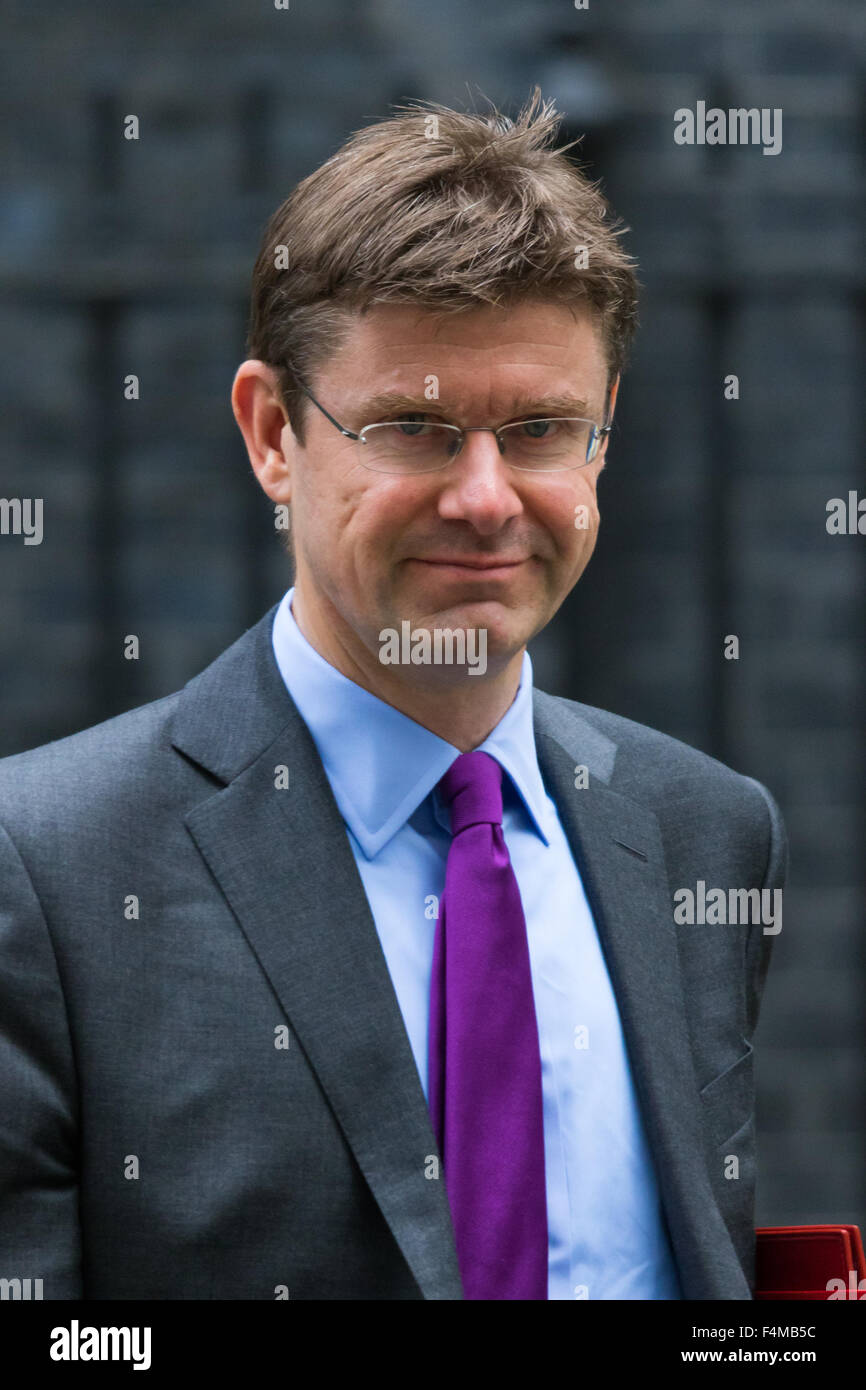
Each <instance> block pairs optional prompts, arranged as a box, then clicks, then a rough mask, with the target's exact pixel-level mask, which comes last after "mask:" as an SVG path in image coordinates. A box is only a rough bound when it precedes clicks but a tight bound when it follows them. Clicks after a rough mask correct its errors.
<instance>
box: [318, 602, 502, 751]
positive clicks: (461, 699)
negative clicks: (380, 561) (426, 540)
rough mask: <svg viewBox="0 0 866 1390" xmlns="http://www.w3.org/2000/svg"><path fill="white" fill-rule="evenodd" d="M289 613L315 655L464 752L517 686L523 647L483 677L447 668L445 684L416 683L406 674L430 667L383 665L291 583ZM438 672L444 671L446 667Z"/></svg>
mask: <svg viewBox="0 0 866 1390" xmlns="http://www.w3.org/2000/svg"><path fill="white" fill-rule="evenodd" d="M292 616H293V617H294V620H295V622H296V623H297V625H298V628H299V629H300V631H301V634H302V635H303V636H304V637H305V638H306V640H307V641H308V642H309V644H310V646H311V647H313V648H314V649H315V650H316V651H317V652H318V653H319V656H321V657H323V658H324V660H325V661H327V662H328V663H329V665H331V666H333V667H335V668H336V670H338V671H339V672H340V673H341V675H344V676H346V677H347V679H348V680H350V681H354V682H355V684H356V685H360V686H361V687H362V688H363V689H364V690H368V691H369V692H370V694H371V695H375V696H376V697H377V699H379V700H384V702H385V704H388V705H392V706H393V707H394V708H395V709H398V710H399V711H400V713H401V714H405V715H406V716H407V717H408V718H409V719H414V721H415V723H416V724H420V725H421V726H422V727H423V728H425V729H429V730H430V732H431V733H434V734H437V735H438V736H439V738H442V739H445V741H446V742H447V743H450V744H453V746H454V747H455V748H459V749H460V752H461V753H469V752H471V751H472V749H473V748H477V747H478V745H479V744H480V743H483V742H484V740H485V739H486V738H487V736H488V734H490V733H491V732H492V731H493V729H495V728H496V725H497V724H498V723H499V721H500V719H501V718H502V716H503V715H504V714H505V712H506V710H508V709H509V708H510V706H511V705H512V704H513V702H514V697H515V696H516V694H517V690H518V687H519V685H520V673H521V670H522V668H523V653H524V651H525V648H521V649H520V651H518V652H515V653H514V655H513V656H511V657H510V658H509V659H508V661H507V662H506V663H505V664H504V665H503V666H501V667H491V666H488V669H487V671H486V672H485V673H484V675H478V676H472V675H469V674H468V671H467V670H465V669H464V670H463V671H462V672H459V673H458V672H457V671H452V669H451V668H449V669H448V671H447V674H448V675H449V676H451V675H453V676H454V677H455V679H454V680H453V681H451V682H449V683H447V684H445V683H443V684H441V685H439V686H438V687H437V686H431V685H430V684H429V683H428V684H427V685H426V686H422V685H421V684H416V683H414V682H413V681H411V680H410V679H407V676H408V675H412V674H414V675H416V676H417V675H419V674H420V673H421V671H423V670H425V669H426V670H427V671H428V672H429V671H430V669H431V668H430V667H426V668H424V667H415V666H410V667H404V666H399V665H395V666H384V665H382V663H381V662H380V661H378V660H377V659H376V658H375V657H374V656H372V655H371V653H370V652H369V651H368V650H367V648H366V647H365V646H364V644H363V643H362V642H360V641H359V640H358V638H357V636H356V634H355V633H354V632H350V631H347V629H346V626H345V624H344V623H343V622H342V621H341V619H340V618H339V615H338V614H337V612H336V610H335V609H334V608H333V607H332V606H331V605H327V611H323V610H322V608H321V607H320V605H318V604H317V603H315V602H314V603H308V602H307V599H306V595H305V594H304V593H302V592H301V589H300V586H299V585H297V584H296V586H295V592H294V594H293V595H292ZM437 671H439V672H441V673H442V674H443V675H445V674H446V672H445V668H443V667H438V668H437Z"/></svg>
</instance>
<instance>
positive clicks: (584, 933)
mask: <svg viewBox="0 0 866 1390" xmlns="http://www.w3.org/2000/svg"><path fill="white" fill-rule="evenodd" d="M293 592H294V590H293V589H289V591H288V593H286V594H285V595H284V597H283V599H282V602H281V603H280V605H279V607H278V609H277V613H276V617H275V621H274V626H273V635H272V640H273V649H274V656H275V658H276V662H277V665H278V667H279V670H280V674H281V676H282V678H283V681H284V682H285V685H286V688H287V690H288V691H289V694H290V695H291V697H292V699H293V700H294V702H295V704H296V706H297V708H298V710H299V712H300V714H301V717H302V718H303V720H304V722H305V724H306V725H307V727H308V729H309V730H310V733H311V735H312V738H313V741H314V742H315V745H316V748H317V749H318V752H319V756H320V757H321V759H322V763H323V766H324V769H325V773H326V775H327V777H328V781H329V782H330V785H331V788H332V790H333V793H334V798H335V800H336V802H337V806H338V807H339V809H340V813H341V815H342V817H343V820H344V821H345V824H346V829H347V833H348V836H349V843H350V845H351V847H352V853H353V854H354V856H355V862H356V864H357V865H358V870H359V872H360V875H361V880H362V882H363V885H364V890H365V892H366V894H367V900H368V902H369V904H370V910H371V912H372V915H373V919H374V921H375V924H376V929H377V931H378V933H379V938H380V940H381V943H382V949H383V951H384V954H385V959H386V961H387V964H388V969H389V971H390V974H391V979H392V981H393V985H394V990H395V992H396V995H397V1000H398V1003H399V1006H400V1009H401V1011H402V1014H403V1020H404V1022H405V1025H406V1032H407V1034H408V1037H409V1042H410V1044H411V1047H412V1052H413V1054H414V1056H415V1062H416V1065H417V1067H418V1075H419V1077H420V1079H421V1085H422V1087H423V1088H424V1094H425V1096H426V1094H427V1020H428V1010H429V994H430V973H431V968H432V960H433V936H434V932H435V928H436V910H437V907H438V901H439V896H440V895H441V893H442V891H443V888H444V883H445V861H446V858H447V855H448V847H449V844H450V842H451V835H450V830H449V817H448V812H447V810H446V809H445V808H444V807H443V806H442V805H441V804H440V802H439V797H438V794H437V792H436V791H435V787H436V784H437V782H438V781H439V779H440V778H441V777H442V776H443V774H444V773H445V772H446V770H447V769H448V768H449V767H450V765H451V763H452V762H453V761H454V759H455V758H456V757H458V756H459V753H460V750H459V749H458V748H455V747H454V746H453V745H452V744H450V743H447V742H446V741H445V740H444V739H442V738H439V737H438V735H436V734H434V733H431V731H430V730H429V729H425V728H424V727H423V726H422V725H420V724H417V723H416V722H415V721H414V720H413V719H410V718H409V717H408V716H407V715H405V714H401V712H400V711H399V710H397V709H395V708H394V707H393V706H392V705H388V704H386V703H385V702H384V701H383V700H379V699H377V697H376V696H375V695H371V694H370V692H369V691H367V690H364V689H363V687H361V686H359V685H356V684H355V682H354V681H351V680H349V679H348V678H347V677H346V676H344V675H342V673H341V672H339V671H338V670H337V669H336V668H335V667H333V666H331V665H330V663H329V662H327V661H325V660H324V658H323V657H322V656H320V655H319V653H318V652H317V651H316V650H315V649H314V648H313V647H312V646H311V645H310V643H309V642H307V640H306V638H305V637H304V636H303V635H302V633H301V631H300V629H299V627H298V625H297V623H296V622H295V619H294V616H293V614H292V609H291V601H292V594H293ZM479 747H480V748H481V749H482V750H483V751H484V752H485V753H489V754H491V756H493V757H494V758H496V759H497V761H498V762H499V763H500V764H501V765H502V767H503V768H504V769H505V771H506V773H507V774H508V776H507V777H503V779H502V781H503V818H502V824H503V832H504V835H505V843H506V845H507V847H508V852H509V855H510V857H511V863H512V865H513V868H514V873H515V876H516V878H517V883H518V886H519V888H520V896H521V899H522V902H523V911H524V916H525V918H526V930H527V936H528V940H529V956H530V968H531V972H532V986H533V993H534V998H535V1010H536V1016H537V1019H538V1033H539V1043H540V1050H541V1067H542V1091H543V1104H544V1147H545V1178H546V1191H547V1214H548V1250H549V1254H548V1297H549V1298H550V1299H583V1298H589V1299H674V1298H680V1297H681V1292H680V1287H679V1281H678V1278H677V1273H676V1268H675V1265H674V1262H673V1256H672V1253H671V1248H670V1243H669V1240H668V1237H667V1233H666V1230H665V1225H664V1221H663V1217H662V1212H661V1206H660V1201H659V1192H658V1185H657V1180H656V1175H655V1170H654V1167H653V1161H652V1157H651V1154H650V1150H649V1146H648V1143H647V1139H646V1135H645V1133H644V1126H643V1122H642V1119H641V1114H640V1111H639V1108H638V1102H637V1096H636V1093H635V1089H634V1083H633V1081H632V1076H631V1069H630V1066H629V1062H628V1056H627V1053H626V1048H625V1041H624V1039H623V1034H622V1027H621V1024H620V1018H619V1012H618V1010H617V1005H616V999H615V997H614V993H613V988H612V986H611V982H610V978H609V976H608V972H607V967H606V965H605V961H604V956H603V954H602V950H601V945H600V943H599V939H598V936H597V933H596V929H595V923H594V921H593V918H592V914H591V912H590V908H589V904H588V903H587V900H586V896H585V893H584V890H583V885H582V883H581V879H580V874H579V872H578V869H577V865H576V864H575V861H574V857H573V855H572V852H571V849H570V847H569V844H568V840H567V839H566V836H565V832H564V830H563V828H562V825H561V824H560V820H559V816H558V814H557V810H556V807H555V805H554V803H553V802H552V801H551V799H550V797H549V796H548V795H547V792H546V791H545V789H544V784H543V782H542V778H541V772H540V770H539V767H538V761H537V757H536V751H535V736H534V731H533V722H532V663H531V661H530V657H529V654H528V653H526V654H525V655H524V658H523V670H522V674H521V680H520V687H519V689H518V692H517V695H516V697H515V699H514V702H513V703H512V705H511V707H510V708H509V709H508V710H507V711H506V713H505V714H504V715H503V717H502V719H501V720H500V721H499V723H498V724H497V726H496V728H495V729H494V730H493V732H492V733H491V734H490V735H489V736H488V737H487V738H486V739H485V740H484V742H483V743H481V744H479Z"/></svg>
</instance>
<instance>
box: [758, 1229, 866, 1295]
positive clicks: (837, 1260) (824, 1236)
mask: <svg viewBox="0 0 866 1390" xmlns="http://www.w3.org/2000/svg"><path fill="white" fill-rule="evenodd" d="M755 1235H756V1237H757V1248H756V1269H755V1273H756V1279H755V1298H756V1299H757V1298H765V1299H766V1298H776V1299H796V1298H803V1299H818V1298H820V1299H824V1300H825V1301H826V1300H831V1301H834V1300H837V1299H838V1300H840V1301H847V1300H849V1299H862V1300H863V1301H864V1302H866V1257H864V1254H863V1241H862V1240H861V1238H860V1228H859V1226H764V1227H761V1228H759V1229H758V1230H757V1231H756V1232H755ZM861 1281H862V1282H861Z"/></svg>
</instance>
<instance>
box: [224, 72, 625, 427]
mask: <svg viewBox="0 0 866 1390" xmlns="http://www.w3.org/2000/svg"><path fill="white" fill-rule="evenodd" d="M560 120H561V116H560V115H559V113H558V112H557V111H556V110H555V108H554V105H553V103H552V102H549V101H548V102H542V99H541V92H540V89H539V88H538V87H536V88H535V90H534V91H533V93H532V95H531V96H530V98H529V100H528V102H527V103H526V105H525V106H524V108H523V110H522V111H521V113H520V115H519V116H518V117H517V119H516V120H514V121H512V120H510V119H509V118H508V117H507V116H504V115H502V114H501V112H499V111H497V110H496V109H495V108H493V109H491V111H490V112H489V113H487V114H484V115H478V114H475V113H468V114H467V113H463V112H458V111H452V110H449V109H448V108H447V107H445V106H440V105H439V104H438V103H434V102H413V103H410V104H409V105H407V106H401V107H396V108H395V114H394V115H392V116H390V117H388V118H387V119H386V120H384V121H380V122H378V123H377V124H376V125H371V126H367V127H365V128H364V129H362V130H359V131H356V132H355V134H354V135H352V136H351V137H350V138H349V139H348V140H347V141H346V142H345V144H344V145H342V146H341V147H340V149H339V150H337V152H336V154H333V155H332V156H331V157H330V159H328V160H326V161H325V163H324V164H322V165H321V166H320V167H319V168H318V169H316V170H314V172H313V173H312V174H309V175H308V176H307V178H305V179H303V180H302V181H301V182H300V183H299V184H298V185H297V187H296V188H295V189H294V190H293V192H292V193H291V194H290V195H289V197H288V198H287V199H286V201H285V202H284V203H283V204H282V206H281V207H279V208H278V209H277V211H276V212H275V213H274V214H273V216H272V217H271V218H270V220H269V221H268V224H267V226H266V228H265V232H264V236H263V240H262V245H261V249H260V251H259V255H258V258H257V260H256V264H255V269H254V271H253V282H252V301H251V311H250V321H249V331H248V335H247V355H248V356H249V357H254V358H258V359H260V360H261V361H264V362H268V363H270V364H271V365H272V366H274V367H275V368H277V369H278V372H279V382H280V391H281V394H282V398H283V404H284V406H285V408H286V412H287V414H288V416H289V421H290V423H291V426H292V429H293V430H294V433H295V435H296V436H297V438H298V440H299V442H300V443H301V444H303V442H304V407H305V406H306V405H307V404H308V402H307V399H306V397H305V396H304V395H303V393H302V392H301V390H300V389H299V387H298V386H297V383H296V378H295V373H297V374H298V375H299V376H300V377H301V379H302V380H304V381H306V382H307V383H308V384H312V374H313V372H314V371H315V370H316V368H317V367H318V366H320V365H321V363H322V362H324V361H326V360H327V358H328V357H330V356H331V355H332V354H333V353H334V352H335V351H336V350H337V349H338V347H339V346H340V343H341V340H342V338H343V337H344V335H345V332H346V331H347V329H348V327H349V324H350V319H349V317H348V315H347V313H346V311H349V314H351V313H353V312H362V313H363V312H364V311H365V310H367V309H368V308H370V307H372V306H373V305H374V304H382V303H394V302H403V303H407V302H408V303H412V304H415V305H417V306H418V307H419V308H422V309H427V308H429V309H432V310H434V311H440V312H442V311H454V312H459V311H461V310H467V309H472V308H478V307H480V306H482V305H485V304H493V305H505V306H508V305H510V304H513V303H515V302H517V301H519V300H521V299H526V298H547V299H550V300H552V301H557V302H560V303H563V302H565V303H568V302H575V301H582V302H583V303H585V304H589V305H590V306H591V308H592V309H593V310H594V311H595V313H596V315H597V319H598V323H599V325H600V328H601V332H602V337H603V341H604V345H605V352H606V356H607V362H608V370H609V381H610V380H611V379H612V378H613V376H614V375H615V374H616V373H617V372H619V371H621V370H622V368H623V366H624V364H625V361H626V358H627V355H628V349H629V346H630V343H631V338H632V335H633V333H634V329H635V326H636V321H637V287H638V286H637V279H636V277H635V273H634V269H633V266H634V262H633V261H632V258H631V257H630V256H629V255H627V254H626V252H625V251H623V249H622V247H621V246H620V244H619V242H618V240H617V238H618V237H619V236H620V235H621V234H622V232H623V231H625V230H627V228H625V227H624V226H623V225H622V224H621V223H619V222H618V221H617V222H614V221H613V220H612V219H611V216H610V209H609V206H608V204H607V202H606V200H605V198H604V197H603V196H602V194H601V193H600V192H599V189H598V185H597V184H594V183H592V182H591V181H590V180H589V179H588V178H587V177H586V176H585V175H584V174H583V173H582V172H581V170H580V169H579V168H578V167H577V165H575V164H574V163H573V161H572V160H570V159H566V158H565V153H564V152H565V150H567V149H570V148H571V145H565V146H563V147H562V148H560V149H558V150H555V149H551V148H549V146H550V144H551V141H552V139H553V137H554V134H555V132H556V130H557V127H558V125H559V122H560ZM431 133H432V138H431ZM572 143H573V144H576V143H578V142H577V141H573V142H572ZM281 247H284V248H286V250H285V252H284V253H283V256H284V261H286V262H287V268H280V266H279V263H278V254H277V253H278V248H281ZM579 248H585V250H586V254H585V256H583V257H580V256H578V255H577V253H578V251H579ZM582 259H585V260H586V261H587V265H586V266H584V267H582V268H581V267H579V266H578V265H576V261H577V260H582Z"/></svg>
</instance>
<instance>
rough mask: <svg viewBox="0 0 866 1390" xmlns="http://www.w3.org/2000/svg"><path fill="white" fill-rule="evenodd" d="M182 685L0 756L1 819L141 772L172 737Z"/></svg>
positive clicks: (83, 797)
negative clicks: (79, 727) (178, 688)
mask: <svg viewBox="0 0 866 1390" xmlns="http://www.w3.org/2000/svg"><path fill="white" fill-rule="evenodd" d="M180 693H181V692H180V691H175V692H174V693H173V694H171V695H165V696H163V697H162V698H161V699H158V700H151V701H149V702H148V703H147V704H144V705H138V706H136V707H135V708H134V709H131V710H126V711H124V713H122V714H116V715H113V716H112V717H111V718H110V719H104V720H102V721H101V722H100V723H99V724H92V725H90V727H89V728H86V729H81V730H79V731H78V732H76V733H74V734H67V735H66V736H65V737H63V738H59V739H53V740H52V741H51V742H50V743H43V744H39V745H38V746H37V747H36V748H29V749H26V750H25V751H24V752H21V753H11V754H9V755H8V756H7V757H5V758H0V821H3V822H4V824H6V825H7V826H11V825H12V823H13V822H14V821H15V819H16V811H17V809H18V808H20V807H23V808H26V809H27V815H28V818H29V817H30V816H32V815H33V813H34V812H39V811H40V809H42V810H45V811H46V812H47V811H48V810H49V808H50V806H51V805H52V804H53V805H54V806H57V804H58V803H61V804H62V803H65V802H66V801H67V800H68V799H69V798H70V797H72V798H75V799H77V800H78V802H79V804H82V805H83V804H86V802H87V801H88V800H89V799H91V798H92V797H94V796H97V797H98V796H99V795H100V793H101V792H102V791H103V790H104V789H107V788H109V787H113V788H117V786H118V784H119V783H122V782H124V780H125V777H124V770H125V769H127V770H129V774H130V775H131V776H134V775H136V773H137V774H140V772H141V769H142V766H143V765H144V766H146V765H147V763H148V761H149V760H150V759H152V758H153V756H154V754H157V755H158V753H159V752H160V750H162V749H164V748H167V747H168V745H169V742H170V725H171V718H172V715H173V714H174V711H175V708H176V705H177V701H178V699H179V697H180Z"/></svg>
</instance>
